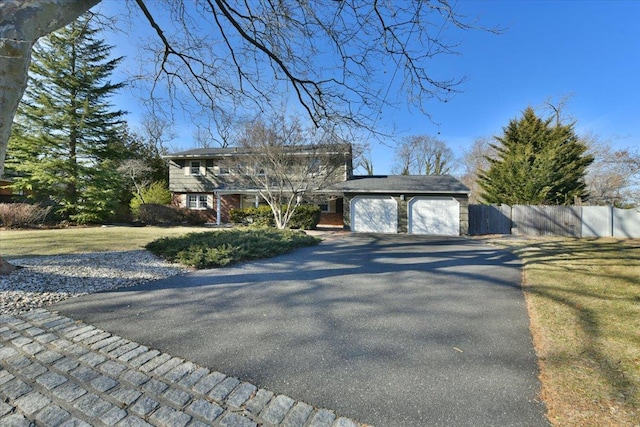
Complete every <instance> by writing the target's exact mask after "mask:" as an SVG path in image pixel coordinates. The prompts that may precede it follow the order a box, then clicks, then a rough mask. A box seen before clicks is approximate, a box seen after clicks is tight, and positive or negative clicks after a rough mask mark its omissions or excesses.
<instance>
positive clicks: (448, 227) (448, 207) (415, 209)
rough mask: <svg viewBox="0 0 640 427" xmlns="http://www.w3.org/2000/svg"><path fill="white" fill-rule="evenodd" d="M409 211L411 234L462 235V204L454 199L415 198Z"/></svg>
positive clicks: (410, 204)
mask: <svg viewBox="0 0 640 427" xmlns="http://www.w3.org/2000/svg"><path fill="white" fill-rule="evenodd" d="M408 210H409V234H433V235H440V236H458V235H460V203H459V202H458V201H457V200H456V199H454V198H453V197H415V198H413V199H412V200H411V201H410V202H409V209H408Z"/></svg>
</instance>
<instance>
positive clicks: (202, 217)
mask: <svg viewBox="0 0 640 427" xmlns="http://www.w3.org/2000/svg"><path fill="white" fill-rule="evenodd" d="M180 212H181V213H182V217H183V221H185V222H186V223H187V224H189V225H204V224H205V223H206V222H208V221H209V220H210V218H209V215H208V214H207V212H206V211H197V210H192V209H186V208H180Z"/></svg>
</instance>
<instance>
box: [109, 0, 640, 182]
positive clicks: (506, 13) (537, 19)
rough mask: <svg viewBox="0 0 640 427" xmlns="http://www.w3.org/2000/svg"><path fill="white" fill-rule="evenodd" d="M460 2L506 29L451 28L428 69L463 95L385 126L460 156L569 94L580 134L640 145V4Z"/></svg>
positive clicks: (185, 124)
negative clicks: (432, 140) (431, 139)
mask: <svg viewBox="0 0 640 427" xmlns="http://www.w3.org/2000/svg"><path fill="white" fill-rule="evenodd" d="M400 1H402V0H400ZM122 4H123V3H122V2H120V1H119V0H105V2H103V7H104V8H105V9H106V10H107V12H109V11H112V10H115V9H116V8H117V7H118V6H119V5H122ZM457 9H458V11H459V12H460V13H462V14H464V15H466V16H468V17H469V18H471V19H475V18H477V20H478V21H477V22H478V23H479V24H480V25H484V26H487V27H491V26H500V27H502V28H504V33H503V34H501V35H494V34H490V33H488V32H483V31H467V32H462V33H460V32H457V33H455V34H454V35H453V36H452V40H454V41H459V43H460V44H459V47H458V49H457V50H458V51H459V53H460V54H459V55H456V56H448V57H446V58H442V57H441V58H440V59H437V60H435V61H434V62H433V63H432V64H431V67H432V68H433V69H434V71H437V73H438V74H439V75H446V76H450V77H454V78H455V77H462V76H467V77H468V81H467V82H466V83H465V84H464V85H463V87H462V90H463V92H462V93H460V94H457V95H456V96H455V97H454V98H453V99H452V100H450V101H449V102H447V103H441V102H437V101H433V102H429V103H428V104H426V106H425V107H426V109H427V110H428V111H429V112H430V114H431V116H432V120H433V121H430V120H429V119H428V118H427V117H425V116H424V115H423V114H422V113H421V112H420V111H417V110H416V109H415V108H414V109H408V108H401V109H398V110H392V109H387V110H385V111H384V113H383V114H384V119H385V120H383V121H381V127H389V128H390V126H395V128H396V129H397V130H399V131H401V132H400V133H399V136H400V137H401V136H407V135H416V134H428V135H433V136H437V137H439V138H440V139H442V140H444V141H445V142H447V143H448V144H449V146H450V147H451V148H452V149H453V150H454V151H455V152H456V153H457V154H461V153H462V152H463V151H464V150H466V149H468V148H469V147H470V146H471V144H472V142H473V141H474V139H475V138H477V137H489V136H492V135H496V134H499V133H500V132H501V129H502V127H503V126H505V125H507V123H508V122H509V120H510V119H513V118H517V117H518V116H519V115H520V114H521V112H522V111H523V110H524V109H525V108H526V107H527V106H532V107H534V108H536V107H541V106H542V105H543V104H544V102H545V101H546V100H548V99H549V98H551V99H553V100H555V101H558V100H559V99H561V98H562V97H564V96H570V100H569V102H568V104H567V106H566V110H565V113H566V114H567V115H569V116H570V117H571V118H573V119H574V120H575V121H576V122H577V124H576V128H577V130H578V131H579V132H581V133H587V132H589V133H593V134H596V135H598V136H599V138H600V139H602V140H604V141H609V142H610V143H611V144H612V145H613V146H615V147H618V148H627V147H629V148H633V149H636V147H638V146H639V145H640V129H639V123H640V25H638V19H640V1H577V0H576V1H521V0H514V1H507V0H504V1H494V0H486V1H465V0H461V1H459V2H458V6H457ZM143 25H147V24H146V23H144V22H142V23H140V26H143ZM141 33H142V32H141V31H140V29H136V30H134V31H133V34H130V35H129V37H128V39H124V38H123V37H122V35H117V36H109V37H108V38H107V42H108V43H110V44H115V45H118V48H117V50H116V53H117V54H127V55H129V56H135V50H134V49H133V40H135V39H136V37H135V36H139V35H140V34H141ZM137 38H139V39H140V40H141V39H142V38H141V37H137ZM123 40H125V41H124V42H123ZM129 61H131V59H130V60H129ZM128 67H134V65H132V64H131V63H128ZM115 102H116V103H117V104H118V105H119V106H120V107H121V108H124V109H126V110H128V111H130V112H131V113H132V114H131V115H130V117H129V121H130V123H131V124H133V125H135V122H136V120H138V119H139V117H140V116H141V114H142V110H143V109H142V108H141V106H140V103H139V102H138V100H137V99H136V98H135V97H133V96H132V95H131V93H129V92H124V93H122V94H121V95H119V96H118V97H117V98H116V99H115ZM180 117H181V116H180V115H179V114H178V115H176V118H177V122H176V130H177V132H178V134H179V137H178V139H176V141H175V142H174V143H173V147H174V148H176V149H187V148H191V147H192V146H193V144H194V143H193V141H192V125H191V123H189V121H188V120H180ZM380 130H382V131H385V130H388V129H385V128H383V129H380ZM373 148H374V150H373V164H374V170H375V172H376V173H378V174H384V173H390V171H391V167H392V165H393V151H392V150H391V149H390V148H388V147H384V146H379V145H376V146H374V147H373Z"/></svg>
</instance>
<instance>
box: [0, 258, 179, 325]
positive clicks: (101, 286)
mask: <svg viewBox="0 0 640 427" xmlns="http://www.w3.org/2000/svg"><path fill="white" fill-rule="evenodd" d="M10 262H11V263H12V264H13V265H16V266H20V267H23V268H20V269H18V270H16V271H15V272H13V273H12V274H10V275H7V276H2V275H0V314H19V313H22V312H24V311H28V310H31V309H34V308H38V307H43V306H46V305H49V304H54V303H56V302H59V301H62V300H65V299H67V298H72V297H77V296H80V295H85V294H90V293H92V292H99V291H107V290H110V289H116V288H123V287H128V286H134V285H139V284H141V283H144V282H148V281H150V280H157V279H163V278H165V277H169V276H174V275H176V274H181V273H185V272H187V271H190V269H188V268H186V267H183V266H181V265H178V264H170V263H168V262H166V261H163V260H161V259H159V258H157V257H156V256H154V255H153V254H151V253H149V252H147V251H145V250H138V251H126V252H94V253H86V254H71V255H55V256H38V257H28V258H20V259H12V260H10Z"/></svg>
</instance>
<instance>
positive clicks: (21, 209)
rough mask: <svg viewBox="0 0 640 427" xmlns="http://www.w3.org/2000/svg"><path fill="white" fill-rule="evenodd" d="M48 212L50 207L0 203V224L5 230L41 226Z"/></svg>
mask: <svg viewBox="0 0 640 427" xmlns="http://www.w3.org/2000/svg"><path fill="white" fill-rule="evenodd" d="M50 211H51V207H50V206H48V207H42V206H40V205H30V204H28V203H0V224H2V226H3V227H6V228H20V227H33V226H36V225H40V224H42V223H43V222H44V221H45V219H46V218H47V215H49V212H50Z"/></svg>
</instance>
